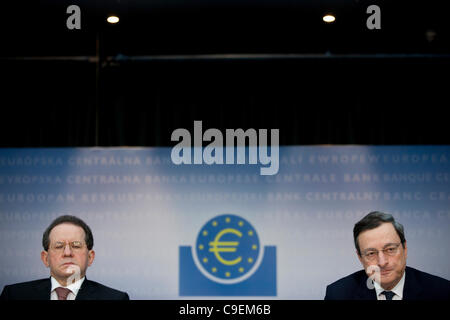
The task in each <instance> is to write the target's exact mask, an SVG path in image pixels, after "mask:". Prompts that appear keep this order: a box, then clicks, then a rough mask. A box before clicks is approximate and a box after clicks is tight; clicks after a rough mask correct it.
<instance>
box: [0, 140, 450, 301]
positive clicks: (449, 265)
mask: <svg viewBox="0 0 450 320" xmlns="http://www.w3.org/2000/svg"><path fill="white" fill-rule="evenodd" d="M170 151H171V149H170V148H63V149H56V148H55V149H1V150H0V286H1V287H3V286H4V285H6V284H11V283H15V282H21V281H28V280H33V279H37V278H42V277H47V276H48V275H49V271H48V269H46V268H45V267H44V265H43V264H42V262H41V261H40V251H41V250H42V247H41V239H42V233H43V231H44V230H45V228H46V227H47V226H48V224H49V223H50V222H51V221H52V220H53V219H54V218H55V217H57V216H59V215H61V214H73V215H76V216H79V217H80V218H82V219H84V220H85V221H86V222H87V223H88V224H89V225H90V226H91V228H92V230H93V233H94V240H95V245H94V249H95V251H96V259H95V261H94V264H93V265H92V266H91V267H90V268H89V270H88V273H87V276H88V278H90V279H92V280H96V281H99V282H102V283H104V284H106V285H108V286H111V287H114V288H117V289H120V290H124V291H127V292H128V293H129V294H130V297H131V298H132V299H179V298H186V295H181V294H180V281H181V279H180V274H181V273H182V271H183V270H181V269H180V268H184V267H183V266H182V265H181V263H180V252H181V251H182V249H183V248H186V247H190V248H192V247H195V243H196V239H197V237H198V236H199V234H200V232H203V231H202V227H203V226H204V225H205V223H206V222H207V221H209V220H210V219H212V218H214V217H216V216H219V215H222V214H232V215H236V216H238V217H242V219H245V220H246V221H248V222H249V223H250V224H251V225H252V226H253V228H254V229H255V231H256V232H257V234H258V237H259V243H260V246H261V247H262V248H270V250H271V252H272V253H271V254H272V257H273V261H272V262H271V264H270V265H264V264H263V263H261V266H263V265H264V269H261V270H266V269H268V270H270V272H271V273H272V274H274V277H275V279H274V281H275V283H274V285H275V287H274V288H275V289H276V290H275V292H276V293H275V294H272V295H271V294H269V298H280V299H322V298H323V297H324V294H325V287H326V285H327V284H329V283H331V282H333V281H335V280H337V279H338V278H341V277H343V276H346V275H348V274H350V273H352V272H354V271H357V270H359V269H361V266H360V264H359V262H358V259H357V257H356V253H355V249H354V245H353V239H352V229H353V226H354V224H355V223H356V222H357V221H358V220H359V219H360V218H362V217H363V216H364V215H365V214H367V213H368V212H370V211H374V210H379V211H384V212H388V213H391V214H393V215H394V216H395V217H396V219H397V220H398V221H399V222H401V223H402V224H403V225H404V227H405V230H406V240H407V244H408V265H410V266H413V267H416V268H418V269H421V270H423V271H426V272H430V273H433V274H436V275H439V276H441V277H444V278H447V279H450V259H449V256H450V241H449V240H450V232H449V231H450V229H449V222H450V147H449V146H370V147H369V146H333V147H330V146H313V147H280V170H279V173H278V174H277V175H274V176H261V175H259V169H260V165H212V166H208V165H181V166H176V165H174V164H172V162H171V159H170ZM191 250H192V249H191ZM261 253H263V250H262V251H261ZM187 256H191V254H190V253H189V252H187ZM192 266H193V264H191V267H192ZM259 273H261V272H259ZM257 274H258V272H255V276H256V275H257ZM263 278H264V277H263ZM249 280H251V279H249ZM253 280H254V279H253ZM222 285H223V286H230V284H222ZM224 288H225V287H224ZM227 288H228V289H227V290H228V291H230V289H229V288H230V287H227ZM250 291H251V290H250ZM250 291H249V292H250ZM224 292H225V291H224ZM270 292H273V291H270ZM234 294H235V295H236V296H237V298H239V295H240V294H241V293H240V292H239V290H235V291H234ZM252 294H254V292H253V293H252ZM223 295H225V294H223ZM242 295H243V293H242ZM208 296H212V297H213V298H220V296H221V294H220V293H217V291H215V292H214V293H210V294H209V293H208V292H206V293H205V297H208ZM255 296H258V294H255ZM197 297H199V296H198V295H197V296H196V298H197ZM200 297H201V296H200ZM205 297H203V298H205ZM187 298H191V297H189V296H187ZM245 298H246V299H248V298H249V297H248V296H247V297H245Z"/></svg>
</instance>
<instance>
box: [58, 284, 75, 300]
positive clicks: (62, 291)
mask: <svg viewBox="0 0 450 320" xmlns="http://www.w3.org/2000/svg"><path fill="white" fill-rule="evenodd" d="M55 291H56V294H57V295H58V300H67V295H68V294H69V293H70V292H72V291H70V290H69V289H67V288H63V287H58V288H56V289H55Z"/></svg>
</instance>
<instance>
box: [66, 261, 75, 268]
mask: <svg viewBox="0 0 450 320" xmlns="http://www.w3.org/2000/svg"><path fill="white" fill-rule="evenodd" d="M74 264H75V263H73V262H66V263H64V264H63V266H66V267H67V266H72V265H74Z"/></svg>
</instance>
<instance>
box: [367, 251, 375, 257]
mask: <svg viewBox="0 0 450 320" xmlns="http://www.w3.org/2000/svg"><path fill="white" fill-rule="evenodd" d="M374 255H375V252H373V251H372V252H367V256H368V257H373V256H374Z"/></svg>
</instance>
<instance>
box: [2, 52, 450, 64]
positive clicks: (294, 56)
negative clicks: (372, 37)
mask: <svg viewBox="0 0 450 320" xmlns="http://www.w3.org/2000/svg"><path fill="white" fill-rule="evenodd" d="M418 58H425V59H448V58H450V54H438V53H367V54H366V53H351V54H334V53H317V54H316V53H313V54H310V53H248V54H247V53H233V54H182V55H176V54H170V55H139V56H126V55H122V54H119V55H116V56H107V57H105V58H104V60H103V61H106V62H126V61H131V62H138V61H144V62H145V61H194V60H301V59H418ZM0 60H7V61H79V62H90V63H96V62H98V57H97V56H22V57H1V58H0Z"/></svg>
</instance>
